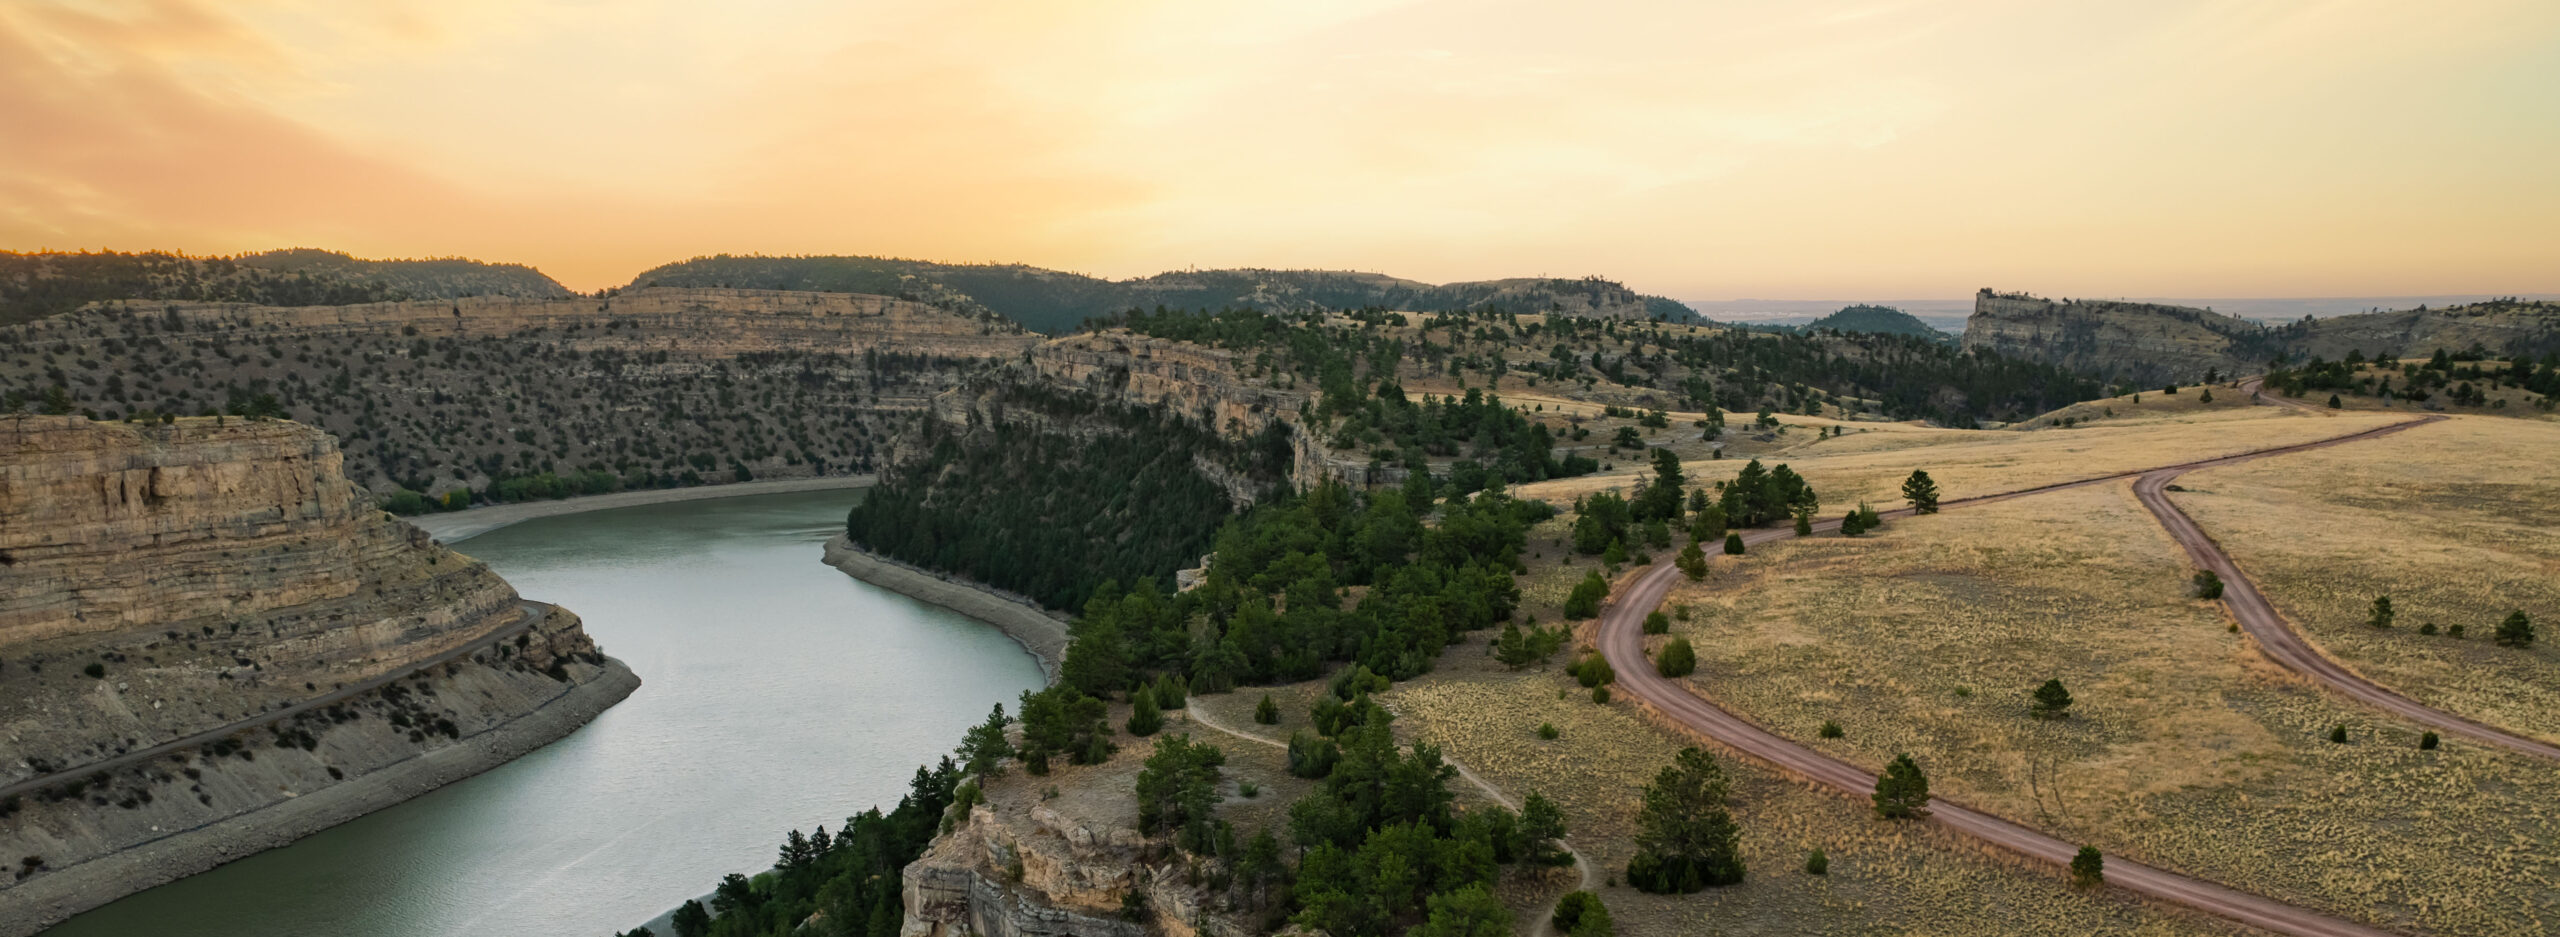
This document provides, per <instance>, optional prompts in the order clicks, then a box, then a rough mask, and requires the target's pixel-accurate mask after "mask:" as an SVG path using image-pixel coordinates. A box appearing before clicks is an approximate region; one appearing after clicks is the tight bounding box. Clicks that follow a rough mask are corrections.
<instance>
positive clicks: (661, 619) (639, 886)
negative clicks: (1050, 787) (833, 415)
mask: <svg viewBox="0 0 2560 937" xmlns="http://www.w3.org/2000/svg"><path fill="white" fill-rule="evenodd" d="M859 496H860V494H859V492H847V491H825V492H806V493H797V494H777V495H759V496H751V497H741V498H725V499H717V500H710V501H692V502H684V503H678V504H666V505H652V506H646V507H635V508H622V509H617V510H611V511H598V512H595V513H590V514H573V515H564V516H560V517H549V518H541V519H537V520H532V521H527V522H525V523H522V524H518V525H516V526H513V527H508V528H504V529H501V530H497V531H493V532H490V533H487V534H483V535H481V536H479V537H477V538H474V539H471V540H468V541H465V542H463V543H462V544H460V545H459V549H461V550H462V551H463V552H465V553H469V554H471V555H474V556H477V557H480V558H481V559H483V560H486V561H488V562H489V564H490V565H491V566H493V567H495V568H496V569H497V570H498V572H499V573H501V574H503V575H505V576H506V577H507V580H508V581H509V582H511V583H514V584H515V587H516V589H517V591H519V592H521V593H523V594H524V595H526V596H528V597H531V598H537V599H542V600H544V601H549V602H557V603H559V604H561V605H563V606H566V607H568V608H569V609H570V610H572V611H575V612H577V613H578V614H579V615H580V616H581V617H583V618H584V619H585V620H586V627H587V632H588V633H589V634H591V635H593V636H594V637H595V639H596V641H597V643H598V644H600V645H602V646H603V647H604V650H605V652H606V653H608V654H612V655H614V656H615V657H619V658H621V659H622V660H623V661H624V662H625V663H628V664H630V665H631V669H632V670H633V671H636V672H637V673H639V674H640V677H641V679H642V680H643V681H645V682H644V683H643V685H642V686H641V687H640V689H639V691H638V692H636V693H634V694H632V696H631V698H630V699H628V700H625V701H623V703H622V704H621V705H619V706H616V707H614V708H613V709H611V710H608V711H606V712H605V714H604V715H603V716H601V717H598V718H597V719H596V721H595V722H594V723H592V724H590V725H588V726H587V727H586V728H584V729H581V730H579V731H578V732H576V733H575V734H572V735H570V736H569V737H568V738H564V739H562V740H560V741H558V742H555V743H552V744H551V745H550V746H548V747H545V748H543V749H541V750H539V751H536V752H533V753H531V754H529V755H526V756H524V757H523V758H519V759H517V760H515V761H513V762H510V763H508V764H506V765H503V766H500V767H498V768H497V769H495V770H492V771H490V772H489V773H487V774H484V775H481V776H479V777H476V778H473V779H471V780H468V781H464V782H461V783H459V784H454V785H451V786H448V787H445V788H443V789H441V790H438V791H436V792H434V793H431V794H428V795H427V796H424V797H421V798H418V799H417V800H413V801H410V802H408V803H406V804H402V805H400V806H398V807H394V808H391V809H389V810H385V811H382V812H380V813H376V814H373V815H371V816H367V817H365V818H363V819H360V820H356V821H354V822H352V823H348V824H345V825H342V826H339V827H336V828H333V829H330V830H328V831H326V832H322V833H320V834H318V835H315V836H312V837H310V838H308V839H305V840H302V841H301V842H298V843H295V844H294V845H292V846H289V847H286V848H283V849H279V850H275V851H272V852H267V853H264V854H261V855H258V856H254V857H251V858H249V859H245V860H242V861H240V862H235V863H232V864H230V865H227V866H224V867H222V868H219V869H216V870H214V871H211V872H208V873H205V874H203V875H198V876H195V877H193V878H189V879H185V880H181V881H178V882H175V883H172V884H170V885H166V886H163V887H160V888H156V889H153V890H151V891H148V892H144V893H142V894H139V895H135V896H132V897H130V898H126V899H124V900H122V901H119V902H116V903H115V904H112V905H108V906H107V907H104V908H100V909H98V910H96V911H93V912H90V913H89V914H85V915H82V916H80V917H78V918H75V919H73V920H71V921H70V922H68V923H65V924H64V925H62V926H61V927H58V928H55V929H54V930H52V931H50V932H48V935H49V937H130V935H139V934H188V935H208V937H232V935H238V937H252V935H254V937H296V935H313V937H320V935H329V937H337V935H390V937H408V935H417V937H427V935H435V937H463V935H472V937H477V935H486V934H544V935H562V937H587V935H592V937H607V935H610V934H612V933H613V932H614V931H617V930H620V929H623V928H628V927H631V926H634V925H637V924H639V923H640V922H642V921H644V920H647V919H648V918H649V917H651V916H653V915H655V914H657V913H659V912H660V911H663V910H665V909H666V908H667V907H668V906H670V905H673V904H676V903H679V902H681V901H683V900H684V899H686V898H690V897H693V896H695V895H698V894H701V893H702V892H704V891H705V890H708V888H709V887H710V886H711V885H712V884H713V883H714V882H716V881H717V880H718V879H719V877H720V876H721V875H722V874H723V873H726V872H732V871H745V872H752V871H755V870H758V869H762V868H764V867H766V866H768V865H771V864H772V862H773V858H774V848H775V846H776V845H778V844H779V843H780V841H781V838H782V835H783V833H784V831H786V830H789V829H794V828H798V829H807V828H809V827H811V826H815V825H817V824H820V823H824V824H827V825H828V826H830V827H832V826H835V825H837V824H840V823H842V822H843V820H844V818H845V817H846V816H847V815H850V814H852V813H854V812H856V811H859V810H861V809H862V808H864V807H867V806H870V805H872V804H875V803H877V804H881V805H883V806H887V805H889V804H893V803H895V802H896V800H897V798H898V796H899V795H900V794H902V793H904V792H905V790H906V783H907V780H908V778H909V777H910V776H912V775H913V774H914V772H915V767H916V765H918V764H920V763H923V762H925V761H929V760H931V759H932V758H933V757H935V756H936V755H938V754H940V753H942V752H945V751H948V750H950V748H951V747H952V746H953V745H954V744H955V743H957V742H958V741H959V738H960V733H961V732H962V731H963V730H965V729H966V728H967V727H968V726H969V725H970V724H972V723H974V722H976V721H977V720H979V719H982V718H984V717H985V716H986V712H987V707H988V706H989V705H990V704H993V703H996V702H1006V703H1008V704H1010V702H1011V701H1012V699H1013V698H1014V697H1015V696H1016V695H1018V694H1019V693H1021V691H1023V690H1025V689H1031V688H1035V687H1037V686H1038V685H1039V681H1040V671H1039V667H1038V665H1037V664H1036V663H1034V662H1033V661H1032V659H1031V658H1030V656H1029V655H1027V654H1025V653H1024V652H1023V651H1022V649H1021V647H1020V646H1018V645H1016V644H1014V643H1013V642H1012V641H1011V640H1010V639H1007V638H1006V637H1005V636H1004V635H1003V634H1001V633H999V632H997V631H996V630H995V629H994V628H992V627H989V626H987V625H984V624H981V623H979V622H976V621H973V620H970V619H968V618H965V617H962V616H960V615H958V614H955V613H953V612H950V611H947V610H944V609H942V608H939V607H936V606H931V605H925V604H922V603H919V602H916V601H914V600H911V599H908V598H906V597H904V596H900V595H897V594H895V593H891V592H887V591H885V590H881V589H877V588H874V587H872V586H869V585H866V584H863V583H860V582H856V581H854V580H853V579H851V578H849V577H847V576H845V575H844V574H842V573H839V572H837V571H835V570H834V569H832V568H829V567H827V566H825V565H822V564H820V563H819V562H818V553H819V545H820V544H821V543H823V542H824V541H825V540H826V539H827V537H829V536H831V535H832V534H834V533H835V532H836V531H837V530H838V529H840V528H841V525H842V524H843V521H844V512H845V509H846V508H847V507H849V506H850V505H851V504H852V502H853V501H854V500H855V499H856V498H858V497H859Z"/></svg>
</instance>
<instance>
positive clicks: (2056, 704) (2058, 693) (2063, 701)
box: [2035, 679, 2071, 719]
mask: <svg viewBox="0 0 2560 937" xmlns="http://www.w3.org/2000/svg"><path fill="white" fill-rule="evenodd" d="M2035 698H2036V707H2035V712H2036V716H2037V718H2040V719H2060V718H2062V717H2063V716H2066V715H2069V714H2070V709H2071V691H2069V690H2066V689H2063V688H2062V681H2061V680H2059V679H2055V680H2047V681H2045V682H2044V685H2043V686H2040V687H2037V688H2036V692H2035Z"/></svg>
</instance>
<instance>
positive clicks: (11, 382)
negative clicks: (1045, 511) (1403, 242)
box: [0, 289, 1034, 510]
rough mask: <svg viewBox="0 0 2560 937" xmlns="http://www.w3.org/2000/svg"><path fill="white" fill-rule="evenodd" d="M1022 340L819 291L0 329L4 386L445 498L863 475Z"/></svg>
mask: <svg viewBox="0 0 2560 937" xmlns="http://www.w3.org/2000/svg"><path fill="white" fill-rule="evenodd" d="M1033 341H1034V337H1033V336H1031V335H1029V334H1027V333H1024V332H1023V331H1021V330H1020V329H1018V328H1016V327H1014V326H1013V325H1012V324H1011V323H1008V322H1004V321H1002V320H997V319H979V318H973V317H969V316H965V315H961V314H957V313H952V312H948V311H945V310H942V309H936V308H933V307H930V306H926V305H923V304H920V303H913V302H905V301H901V300H895V299H889V298H886V297H879V296H853V295H844V294H826V293H776V292H754V291H741V290H685V289H658V290H637V291H631V292H626V293H623V294H621V295H619V296H614V297H611V298H607V299H552V300H544V299H516V298H505V297H476V298H466V299H458V300H436V301H428V302H399V303H375V304H369V305H357V306H312V307H267V306H239V305H211V304H175V303H151V304H138V303H116V304H107V305H102V306H94V307H91V308H88V309H85V310H82V311H80V312H77V313H73V314H70V315H64V316H56V317H53V318H49V319H45V320H42V321H38V322H33V323H27V324H23V325H17V326H9V327H0V396H5V403H6V407H5V408H7V409H18V408H28V409H36V410H44V411H53V412H62V413H89V414H94V415H96V416H97V417H98V418H101V419H109V420H113V419H122V418H131V417H135V416H137V415H143V416H145V417H146V418H147V417H150V416H156V415H158V414H176V415H181V416H193V415H198V414H211V413H217V412H220V413H233V414H261V415H282V416H289V417H291V418H294V419H297V420H301V421H303V422H306V423H310V424H312V425H314V426H319V427H321V428H324V429H326V430H328V431H329V432H330V433H332V434H335V435H336V436H337V437H338V438H339V439H340V440H342V442H343V445H344V446H345V450H346V460H347V473H348V475H349V476H350V477H352V478H353V479H354V480H355V481H356V482H357V483H358V484H360V485H363V486H364V487H366V488H369V489H372V490H374V491H376V492H383V493H390V492H394V491H396V490H399V489H408V490H412V491H415V492H419V493H422V494H424V495H428V496H436V497H439V498H443V497H458V498H459V499H460V500H459V501H457V502H455V503H456V504H457V505H458V504H460V503H466V502H468V501H469V500H471V499H472V498H474V497H477V498H479V499H480V500H484V501H485V500H518V499H523V498H532V497H557V496H560V495H564V494H578V493H591V492H594V491H599V490H613V489H616V488H623V487H660V486H668V485H678V484H701V483H713V482H724V481H730V480H733V479H742V478H745V477H766V476H794V475H815V474H848V473H858V472H863V471H868V470H870V469H871V468H872V467H873V466H874V465H876V464H877V459H878V456H879V455H880V450H881V446H882V445H883V444H884V443H885V441H886V439H887V436H888V433H889V432H890V430H891V428H892V423H893V422H894V421H896V420H898V419H900V418H901V417H903V416H904V415H906V414H911V413H913V412H915V411H917V410H920V409H921V408H922V407H923V406H924V405H925V403H926V401H927V400H929V399H930V398H931V397H932V396H933V395H934V394H936V393H939V392H941V391H942V390H945V389H947V388H949V387H952V386H955V385H956V383H957V382H958V381H959V380H960V379H961V377H962V376H964V375H965V374H966V373H967V372H968V371H970V370H971V369H973V368H976V367H979V366H981V365H983V364H985V363H987V362H989V361H991V360H998V359H1005V358H1010V357H1012V356H1014V355H1016V354H1018V353H1019V352H1020V351H1021V350H1022V349H1024V348H1026V347H1028V346H1029V345H1030V344H1032V342H1033ZM455 492H461V494H459V495H455V494H454V493H455ZM475 493H476V494H475ZM394 506H395V507H401V508H403V509H406V510H416V509H422V508H423V504H422V503H420V502H408V503H407V504H406V506H405V507H404V506H403V505H402V504H400V503H395V504H394Z"/></svg>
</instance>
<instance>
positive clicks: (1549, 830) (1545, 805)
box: [1515, 791, 1572, 865]
mask: <svg viewBox="0 0 2560 937" xmlns="http://www.w3.org/2000/svg"><path fill="white" fill-rule="evenodd" d="M1518 832H1519V837H1520V842H1519V848H1518V849H1517V850H1515V852H1517V853H1518V855H1519V856H1520V861H1522V862H1528V863H1534V864H1540V865H1557V864H1562V863H1566V862H1570V861H1572V857H1571V856H1570V855H1568V854H1567V853H1566V852H1565V851H1564V850H1561V849H1557V848H1556V840H1559V839H1563V838H1564V832H1565V828H1564V810H1563V809H1562V808H1559V807H1557V806H1556V802H1555V801H1552V800H1548V799H1547V795H1545V794H1542V793H1539V792H1537V791H1530V792H1529V796H1528V798H1527V799H1525V800H1522V801H1521V802H1520V827H1519V830H1518Z"/></svg>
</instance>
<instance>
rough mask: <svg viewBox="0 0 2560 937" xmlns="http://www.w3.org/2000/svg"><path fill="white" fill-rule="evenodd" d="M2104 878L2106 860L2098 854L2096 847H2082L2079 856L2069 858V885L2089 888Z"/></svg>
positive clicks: (2105, 876) (2104, 879)
mask: <svg viewBox="0 0 2560 937" xmlns="http://www.w3.org/2000/svg"><path fill="white" fill-rule="evenodd" d="M2106 878H2107V860H2106V857H2105V856H2102V855H2100V854H2099V853H2098V847H2096V846H2082V847H2080V852H2079V854H2078V855H2074V856H2072V857H2071V884H2074V885H2078V886H2080V887H2082V888H2091V887H2095V886H2096V885H2097V884H2098V883H2100V882H2103V881H2106Z"/></svg>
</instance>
